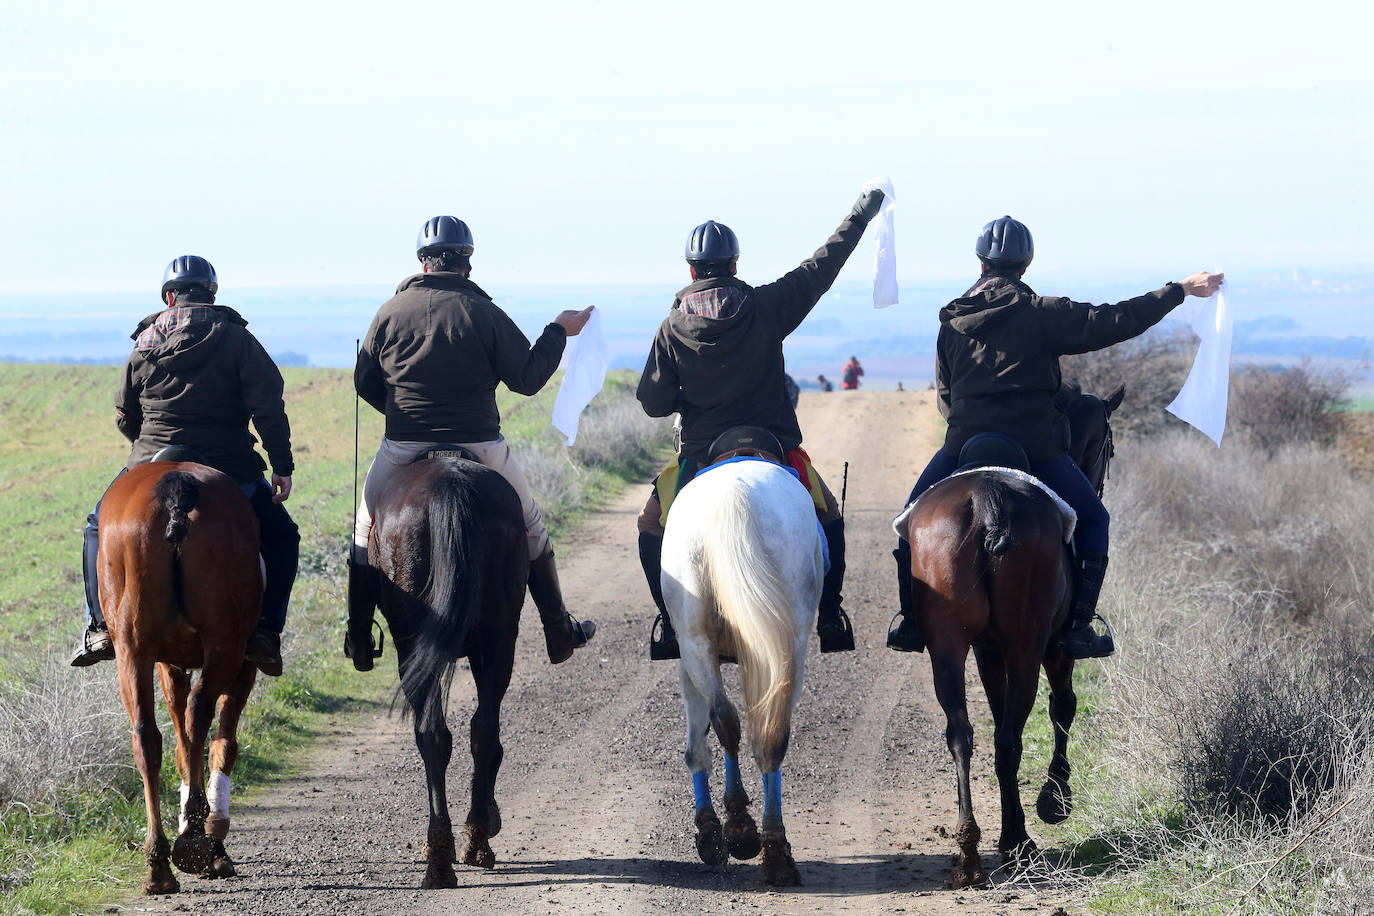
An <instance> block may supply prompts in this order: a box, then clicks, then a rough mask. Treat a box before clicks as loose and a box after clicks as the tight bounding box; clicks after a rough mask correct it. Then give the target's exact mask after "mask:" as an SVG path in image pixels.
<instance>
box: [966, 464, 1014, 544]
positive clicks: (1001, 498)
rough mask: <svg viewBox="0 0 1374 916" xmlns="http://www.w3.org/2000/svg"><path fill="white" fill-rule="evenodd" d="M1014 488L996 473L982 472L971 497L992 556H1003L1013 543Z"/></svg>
mask: <svg viewBox="0 0 1374 916" xmlns="http://www.w3.org/2000/svg"><path fill="white" fill-rule="evenodd" d="M1009 493H1010V488H1009V487H1008V486H1007V484H1006V482H1005V481H1003V480H1002V479H1001V478H1000V477H998V476H997V475H995V474H979V475H977V477H976V478H975V480H974V483H973V490H972V492H971V493H970V494H969V498H970V500H971V501H972V504H973V523H974V525H976V526H977V527H980V528H982V529H983V549H984V550H986V551H987V552H988V556H992V557H1000V556H1001V555H1002V554H1004V553H1006V552H1007V551H1008V550H1009V549H1010V548H1011V545H1012V543H1013V541H1012V535H1011V506H1010V503H1009V501H1008V500H1007V496H1008V495H1009Z"/></svg>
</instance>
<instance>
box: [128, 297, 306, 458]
mask: <svg viewBox="0 0 1374 916" xmlns="http://www.w3.org/2000/svg"><path fill="white" fill-rule="evenodd" d="M132 337H133V339H134V352H133V353H132V354H131V355H130V356H129V361H128V363H127V364H125V366H124V380H123V382H122V383H121V384H120V386H119V392H118V393H117V394H116V395H115V416H116V419H115V423H116V425H117V426H118V427H119V431H120V432H121V433H123V434H124V436H125V437H126V438H128V439H129V440H130V441H131V442H133V444H134V447H133V450H132V451H131V452H130V453H129V467H133V466H134V465H136V464H143V463H144V462H146V461H149V460H150V459H151V458H152V457H153V455H154V454H156V453H157V451H158V450H159V449H161V448H164V447H166V446H168V445H185V446H188V447H190V448H193V449H195V450H196V451H198V452H200V453H201V454H202V455H204V456H205V459H206V461H207V462H208V463H209V465H210V466H211V467H213V468H217V469H219V470H221V471H223V472H224V473H226V474H228V475H229V476H230V477H232V478H234V479H235V480H236V481H238V482H239V483H251V482H252V481H254V480H257V479H259V478H260V477H261V476H262V472H263V471H264V470H265V469H266V468H267V465H266V464H265V463H264V462H263V460H262V456H260V455H259V454H258V453H257V451H255V450H254V448H253V446H254V445H255V444H256V443H257V441H258V440H257V439H255V438H253V434H252V433H250V432H249V431H248V421H249V420H250V419H251V420H252V421H253V426H254V427H256V428H257V431H258V435H259V436H261V437H262V444H263V448H265V449H266V450H267V456H268V458H270V459H271V462H272V471H273V473H276V474H280V475H281V476H283V477H287V476H290V475H291V473H292V472H293V471H294V470H295V464H294V462H293V461H292V458H291V423H290V421H289V420H288V419H287V417H286V405H285V403H284V402H283V401H282V378H281V372H279V371H278V370H277V365H276V363H274V362H272V357H270V356H268V355H267V351H266V350H264V349H263V347H262V344H260V343H258V340H257V338H256V337H254V336H253V335H252V334H251V333H249V331H248V322H247V321H244V320H243V318H242V317H241V316H240V315H239V313H238V312H236V311H234V310H233V309H231V308H228V307H226V306H222V305H202V304H193V305H184V306H178V307H176V308H170V309H163V310H162V311H160V312H155V313H153V314H152V315H149V316H148V317H147V318H144V319H143V320H142V321H140V322H139V324H138V328H137V329H136V330H135V331H134V333H133V335H132Z"/></svg>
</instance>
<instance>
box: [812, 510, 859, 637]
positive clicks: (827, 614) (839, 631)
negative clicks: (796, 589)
mask: <svg viewBox="0 0 1374 916" xmlns="http://www.w3.org/2000/svg"><path fill="white" fill-rule="evenodd" d="M821 531H822V532H824V534H825V545H826V549H827V550H828V551H829V553H830V570H829V572H827V573H826V574H825V579H824V580H823V581H822V582H821V606H820V608H819V610H818V612H817V614H816V635H817V636H819V637H820V638H821V651H822V652H853V651H854V627H853V625H852V624H851V623H850V622H849V615H848V614H846V613H845V612H844V608H842V607H840V601H841V600H842V599H841V596H840V587H841V586H842V585H844V519H843V518H837V519H835V520H834V521H833V522H830V523H829V524H827V525H822V526H821Z"/></svg>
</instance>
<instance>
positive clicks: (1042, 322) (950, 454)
mask: <svg viewBox="0 0 1374 916" xmlns="http://www.w3.org/2000/svg"><path fill="white" fill-rule="evenodd" d="M975 251H976V253H977V255H978V259H979V260H980V261H982V264H983V268H982V276H981V278H980V279H979V280H978V282H977V283H975V284H974V285H973V287H972V288H971V289H969V291H968V292H966V293H965V294H964V295H963V296H961V297H960V298H958V299H955V300H954V301H953V302H951V303H949V304H948V305H946V306H945V307H944V308H942V309H941V310H940V334H939V338H938V340H937V343H936V363H935V377H936V385H937V394H938V398H939V408H940V413H941V414H942V415H943V416H944V417H945V419H946V420H947V421H948V423H949V429H948V431H947V432H946V434H945V444H944V447H943V448H941V449H940V450H939V451H938V452H936V453H935V457H934V458H932V459H931V460H930V464H929V465H927V467H926V469H925V471H923V472H922V473H921V476H920V478H919V479H918V480H917V481H916V486H915V487H914V488H913V489H912V491H911V496H910V497H908V499H907V504H908V505H910V504H911V502H912V501H914V500H915V499H916V497H918V496H920V495H921V494H922V493H924V492H925V491H926V490H928V489H930V487H932V486H933V485H934V484H936V483H937V482H938V481H940V480H942V479H944V478H945V477H948V476H949V475H950V474H952V473H954V471H955V470H956V469H957V467H956V466H957V464H958V457H957V456H958V455H959V451H960V449H961V448H963V446H964V444H965V443H966V442H968V440H969V439H971V438H972V437H973V436H975V435H977V434H978V433H986V432H994V433H1001V434H1003V435H1006V436H1009V437H1010V438H1012V439H1015V440H1016V441H1017V442H1019V443H1020V444H1021V447H1022V448H1024V449H1025V451H1026V455H1027V457H1028V458H1029V459H1030V470H1031V473H1033V474H1034V475H1035V476H1036V477H1038V478H1040V480H1042V481H1044V483H1045V484H1046V485H1047V486H1048V487H1050V489H1052V490H1054V492H1056V493H1057V494H1059V495H1060V496H1061V497H1063V499H1064V500H1065V501H1066V502H1067V503H1068V504H1069V505H1070V506H1072V507H1073V509H1074V510H1075V511H1076V512H1077V513H1078V526H1077V528H1076V529H1075V531H1074V537H1073V541H1074V553H1075V565H1076V570H1075V572H1076V575H1075V580H1076V587H1075V590H1074V600H1073V606H1072V610H1071V611H1070V613H1069V616H1068V619H1067V620H1066V621H1065V624H1064V630H1063V632H1062V633H1061V636H1060V646H1061V648H1063V650H1064V651H1065V652H1066V653H1068V654H1069V655H1070V656H1071V657H1073V658H1101V657H1104V656H1108V655H1111V654H1112V653H1113V652H1115V651H1116V650H1115V646H1114V645H1113V644H1112V638H1111V636H1110V635H1103V636H1099V635H1098V634H1097V633H1095V632H1094V631H1093V629H1092V620H1093V617H1094V616H1096V613H1097V599H1098V595H1099V593H1100V592H1101V589H1102V580H1103V578H1104V577H1105V575H1106V571H1107V526H1108V521H1109V517H1108V514H1107V510H1106V508H1105V507H1104V506H1103V505H1102V501H1101V499H1099V498H1098V496H1097V492H1096V490H1095V489H1094V487H1093V486H1092V484H1090V483H1089V482H1088V479H1087V478H1086V477H1085V476H1084V475H1083V472H1082V471H1081V470H1080V469H1079V467H1078V465H1077V464H1075V463H1074V461H1073V459H1071V458H1070V457H1069V456H1068V447H1069V421H1068V419H1067V418H1066V417H1065V416H1064V414H1062V413H1061V412H1060V410H1059V409H1058V408H1057V407H1056V406H1055V401H1054V398H1055V394H1056V393H1057V392H1058V391H1059V388H1060V383H1061V379H1060V374H1059V357H1060V356H1062V355H1066V354H1070V353H1086V352H1089V351H1091V350H1101V349H1103V348H1105V347H1109V346H1111V345H1112V344H1115V343H1120V342H1121V341H1124V340H1129V339H1130V338H1132V337H1135V336H1137V335H1139V334H1143V333H1144V332H1145V331H1146V330H1147V329H1148V328H1150V327H1151V326H1153V325H1154V324H1155V323H1157V322H1158V321H1160V320H1161V319H1162V318H1163V317H1164V316H1165V315H1167V314H1168V313H1169V312H1170V311H1171V310H1172V309H1173V308H1174V307H1176V306H1177V305H1179V304H1180V303H1182V302H1183V299H1184V297H1185V296H1202V297H1206V296H1210V295H1212V294H1213V293H1214V292H1216V291H1217V289H1219V288H1220V287H1221V281H1222V275H1221V274H1209V273H1206V272H1199V273H1195V274H1193V275H1192V276H1191V277H1188V278H1187V279H1185V280H1183V281H1182V282H1181V283H1169V284H1168V285H1166V286H1164V287H1163V288H1161V289H1159V290H1156V291H1155V292H1152V293H1146V294H1145V295H1143V296H1137V297H1136V298H1134V299H1128V300H1126V301H1125V302H1119V303H1117V304H1115V305H1100V306H1093V305H1087V304H1084V303H1081V302H1072V301H1070V300H1068V299H1064V298H1049V297H1045V296H1038V295H1036V294H1035V292H1034V290H1032V289H1031V288H1030V287H1029V286H1027V285H1026V284H1025V283H1023V282H1022V281H1021V275H1022V274H1024V273H1025V271H1026V268H1027V267H1028V266H1030V262H1031V258H1032V256H1033V255H1034V253H1035V248H1034V243H1033V242H1032V240H1031V234H1030V230H1028V229H1027V228H1026V227H1025V226H1024V225H1022V224H1021V223H1019V222H1017V221H1016V220H1014V219H1012V218H1011V217H1010V216H1004V217H1002V218H1001V219H997V220H993V221H992V222H990V223H988V224H987V225H986V226H984V227H983V232H982V234H981V235H979V237H978V243H977V245H976V247H975ZM892 554H893V556H894V557H895V558H896V560H897V581H898V595H899V600H900V602H901V611H900V613H899V615H898V616H899V617H900V618H901V620H900V622H899V623H898V625H897V626H895V627H894V628H893V629H892V631H891V632H890V633H888V637H887V644H888V646H889V647H890V648H893V649H897V650H898V651H902V652H920V651H922V650H923V649H924V648H925V637H924V635H923V634H922V633H921V629H920V625H919V623H918V621H917V619H916V615H915V614H914V613H912V611H913V600H912V594H911V589H912V581H911V547H910V545H909V544H908V543H907V542H906V541H904V540H903V541H899V542H898V545H897V549H896V550H894V551H893V552H892Z"/></svg>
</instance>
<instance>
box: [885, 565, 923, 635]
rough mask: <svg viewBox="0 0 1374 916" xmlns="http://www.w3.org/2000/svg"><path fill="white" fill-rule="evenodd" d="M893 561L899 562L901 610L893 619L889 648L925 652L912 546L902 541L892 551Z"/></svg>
mask: <svg viewBox="0 0 1374 916" xmlns="http://www.w3.org/2000/svg"><path fill="white" fill-rule="evenodd" d="M892 559H894V560H896V561H897V604H898V607H899V608H900V610H898V611H897V614H896V615H895V616H894V617H893V618H892V623H893V626H891V627H890V628H889V629H888V631H887V647H888V648H889V649H896V650H897V651H898V652H924V651H925V650H926V638H925V634H923V633H922V632H921V624H920V621H918V620H917V619H916V603H915V600H914V599H913V598H912V594H911V592H912V587H911V586H912V583H911V545H910V544H908V543H907V542H906V541H902V542H901V543H899V544H898V545H897V549H895V550H893V551H892Z"/></svg>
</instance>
